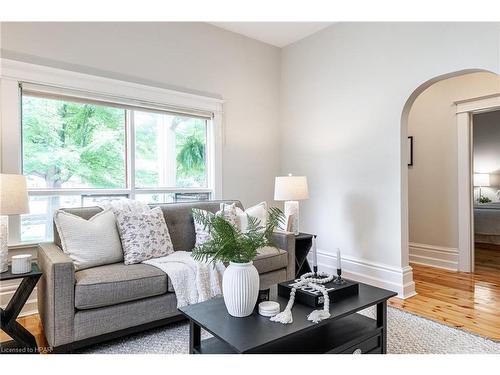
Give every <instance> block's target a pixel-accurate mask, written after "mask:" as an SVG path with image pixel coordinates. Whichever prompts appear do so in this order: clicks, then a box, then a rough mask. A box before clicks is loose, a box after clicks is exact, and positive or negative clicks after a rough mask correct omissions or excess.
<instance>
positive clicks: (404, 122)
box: [401, 69, 496, 264]
mask: <svg viewBox="0 0 500 375" xmlns="http://www.w3.org/2000/svg"><path fill="white" fill-rule="evenodd" d="M480 72H484V73H491V74H495V75H496V73H493V72H489V71H486V70H483V69H466V70H460V71H456V72H452V73H448V74H443V75H440V76H437V77H434V78H432V79H429V80H427V81H425V82H424V83H422V84H421V85H419V86H418V87H417V88H416V89H415V90H414V91H413V93H412V94H411V95H410V96H409V98H408V99H407V101H406V103H405V105H404V107H403V111H402V114H401V242H402V244H401V248H402V261H403V262H404V263H406V262H409V261H410V252H409V243H410V236H409V201H408V168H409V167H408V153H407V147H408V120H409V115H410V111H411V109H412V107H413V105H414V103H415V101H416V100H417V98H418V97H419V96H420V95H421V94H422V93H423V92H424V91H426V90H427V89H429V88H430V87H431V86H433V85H435V84H437V83H438V82H441V81H444V80H448V79H450V78H453V77H460V76H465V75H468V74H473V73H480ZM472 97H474V95H472V96H471V98H472ZM413 141H414V142H416V141H418V140H413ZM416 162H417V161H416ZM457 203H458V202H457ZM406 264H408V263H406Z"/></svg>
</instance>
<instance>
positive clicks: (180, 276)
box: [100, 199, 226, 307]
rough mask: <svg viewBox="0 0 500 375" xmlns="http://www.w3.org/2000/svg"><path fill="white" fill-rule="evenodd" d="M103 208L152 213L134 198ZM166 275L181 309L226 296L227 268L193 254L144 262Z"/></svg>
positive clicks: (174, 255)
mask: <svg viewBox="0 0 500 375" xmlns="http://www.w3.org/2000/svg"><path fill="white" fill-rule="evenodd" d="M100 206H101V207H102V208H103V209H106V208H110V209H111V210H112V211H113V212H114V213H115V214H116V212H119V211H130V212H135V213H143V212H147V211H149V210H150V208H149V206H148V205H147V204H145V203H142V202H138V201H135V200H132V199H119V200H115V201H111V202H103V203H102V204H101V205H100ZM142 263H144V264H149V265H151V266H154V267H157V268H159V269H160V270H162V271H163V272H165V273H166V274H167V275H168V277H169V278H170V280H171V282H172V287H173V288H174V292H175V295H176V297H177V307H182V306H186V305H190V304H194V303H198V302H203V301H207V300H209V299H211V298H214V297H218V296H221V295H222V275H223V273H224V270H225V269H226V267H224V264H222V263H221V262H218V263H216V264H215V267H214V265H213V264H212V263H210V264H208V263H203V262H198V261H195V260H194V259H193V258H192V257H191V253H190V252H187V251H176V252H174V253H172V254H170V255H167V256H164V257H160V258H153V259H149V260H146V261H144V262H142Z"/></svg>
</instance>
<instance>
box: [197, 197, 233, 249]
mask: <svg viewBox="0 0 500 375" xmlns="http://www.w3.org/2000/svg"><path fill="white" fill-rule="evenodd" d="M236 209H237V207H236V203H233V204H225V203H221V204H220V210H219V211H217V212H216V213H215V215H220V216H222V217H224V219H226V220H227V221H229V222H230V223H231V224H233V225H235V226H237V227H238V215H237V213H236V212H237V211H236ZM192 210H193V211H198V212H205V213H208V215H214V214H213V213H211V212H208V211H206V210H201V209H199V208H193V209H192ZM194 230H195V232H196V243H195V246H199V245H202V244H204V243H205V242H207V241H208V240H210V239H211V238H212V237H211V235H210V233H209V232H208V230H207V228H205V226H204V225H203V224H202V223H200V222H198V221H196V220H195V221H194Z"/></svg>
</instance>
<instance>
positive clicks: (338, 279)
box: [333, 268, 345, 285]
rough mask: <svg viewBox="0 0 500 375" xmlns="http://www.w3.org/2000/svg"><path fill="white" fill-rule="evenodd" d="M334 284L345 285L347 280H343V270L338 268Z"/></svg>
mask: <svg viewBox="0 0 500 375" xmlns="http://www.w3.org/2000/svg"><path fill="white" fill-rule="evenodd" d="M333 283H334V284H335V285H342V284H345V280H344V279H343V278H342V269H341V268H337V277H336V278H335V280H333Z"/></svg>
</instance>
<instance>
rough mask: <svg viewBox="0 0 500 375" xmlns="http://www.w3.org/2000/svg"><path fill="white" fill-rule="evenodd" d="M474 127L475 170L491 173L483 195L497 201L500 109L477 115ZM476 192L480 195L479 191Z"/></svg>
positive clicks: (483, 189)
mask: <svg viewBox="0 0 500 375" xmlns="http://www.w3.org/2000/svg"><path fill="white" fill-rule="evenodd" d="M498 91H499V92H500V89H499V90H498ZM473 127H474V129H473V139H474V141H473V142H474V172H475V173H488V174H489V175H490V185H491V186H490V187H483V188H481V195H483V196H485V197H488V198H490V199H491V200H492V201H494V202H496V201H499V197H498V196H497V191H498V190H499V189H500V111H493V112H486V113H480V114H477V115H475V116H474V126H473ZM476 190H477V188H476ZM475 193H476V195H477V196H479V191H476V192H475Z"/></svg>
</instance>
